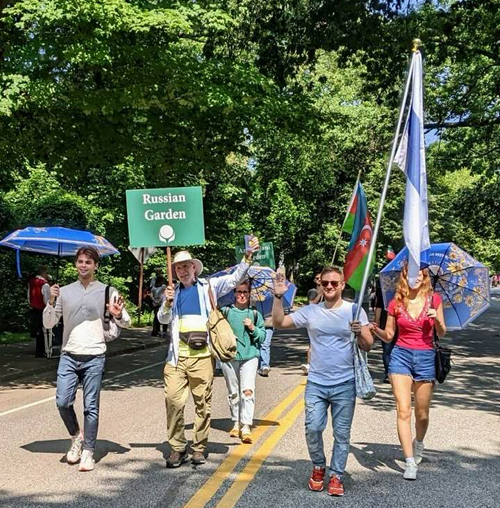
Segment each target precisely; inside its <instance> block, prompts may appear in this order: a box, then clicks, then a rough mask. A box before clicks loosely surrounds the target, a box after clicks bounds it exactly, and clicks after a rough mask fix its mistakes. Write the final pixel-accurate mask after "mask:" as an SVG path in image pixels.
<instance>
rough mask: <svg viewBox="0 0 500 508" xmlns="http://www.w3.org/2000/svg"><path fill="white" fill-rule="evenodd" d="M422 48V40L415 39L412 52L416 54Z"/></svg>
mask: <svg viewBox="0 0 500 508" xmlns="http://www.w3.org/2000/svg"><path fill="white" fill-rule="evenodd" d="M420 46H422V41H421V40H420V39H413V41H412V46H411V50H412V51H413V52H414V53H415V51H418V50H419V48H420Z"/></svg>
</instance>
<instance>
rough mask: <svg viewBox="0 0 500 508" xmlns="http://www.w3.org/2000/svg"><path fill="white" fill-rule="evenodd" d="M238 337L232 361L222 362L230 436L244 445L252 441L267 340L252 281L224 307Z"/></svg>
mask: <svg viewBox="0 0 500 508" xmlns="http://www.w3.org/2000/svg"><path fill="white" fill-rule="evenodd" d="M222 311H223V313H224V315H225V316H226V317H227V320H228V321H229V324H230V325H231V328H232V330H233V332H234V334H235V335H236V342H237V351H236V355H235V357H234V359H233V360H231V361H230V362H226V363H222V373H223V374H224V379H225V380H226V386H227V391H228V401H229V408H230V410H231V418H232V420H233V422H234V426H233V428H232V429H231V431H230V432H229V435H230V436H231V437H241V440H242V442H243V443H251V442H252V431H251V428H252V425H253V415H254V411H255V378H256V376H257V368H258V366H259V355H260V346H261V345H262V343H263V342H264V341H265V339H266V330H265V327H264V318H263V317H262V314H261V313H260V312H258V311H257V310H256V309H254V308H253V307H250V282H249V281H246V282H243V283H242V284H240V285H238V286H236V288H235V289H234V305H231V306H230V307H223V309H222Z"/></svg>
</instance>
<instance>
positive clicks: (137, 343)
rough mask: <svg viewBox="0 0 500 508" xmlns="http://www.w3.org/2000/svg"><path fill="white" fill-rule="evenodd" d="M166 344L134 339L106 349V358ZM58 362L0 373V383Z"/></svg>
mask: <svg viewBox="0 0 500 508" xmlns="http://www.w3.org/2000/svg"><path fill="white" fill-rule="evenodd" d="M118 340H119V339H118ZM129 340H130V339H129ZM130 342H132V341H131V340H130ZM166 345H167V341H166V339H161V340H158V339H157V340H147V341H142V340H137V339H135V340H134V343H133V344H130V345H127V344H124V347H122V348H120V349H115V350H111V351H107V352H106V358H112V357H114V356H120V355H123V354H127V353H135V352H136V351H143V350H145V349H153V348H155V347H159V346H166ZM54 360H58V358H54ZM58 364H59V361H54V362H52V361H51V359H48V360H47V363H46V364H45V365H43V366H40V367H35V368H31V369H27V370H22V371H21V370H19V371H15V372H9V373H7V374H2V375H0V384H1V383H4V382H10V381H16V380H18V379H23V378H25V377H28V376H34V375H36V374H43V373H44V372H51V371H54V372H55V371H56V370H57V366H58Z"/></svg>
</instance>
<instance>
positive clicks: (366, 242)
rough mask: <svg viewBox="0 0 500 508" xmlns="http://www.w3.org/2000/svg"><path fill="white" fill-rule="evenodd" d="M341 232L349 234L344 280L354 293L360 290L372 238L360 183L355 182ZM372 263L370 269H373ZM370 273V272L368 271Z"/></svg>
mask: <svg viewBox="0 0 500 508" xmlns="http://www.w3.org/2000/svg"><path fill="white" fill-rule="evenodd" d="M342 231H345V232H346V233H350V234H351V241H350V242H349V251H348V252H347V256H346V259H345V263H344V279H345V281H346V282H347V284H349V286H351V287H352V288H354V289H355V290H356V291H359V290H360V289H361V283H362V281H363V275H364V273H365V266H366V262H367V259H368V251H369V250H370V244H371V241H372V237H373V228H372V221H371V217H370V212H369V211H368V204H367V202H366V195H365V191H364V189H363V186H362V185H361V182H360V181H359V179H358V181H357V182H356V186H355V187H354V192H353V194H352V197H351V202H350V204H349V208H348V210H347V215H346V218H345V220H344V224H342ZM373 265H374V263H372V266H371V269H373ZM370 271H371V270H370Z"/></svg>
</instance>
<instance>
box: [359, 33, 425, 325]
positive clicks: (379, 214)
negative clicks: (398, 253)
mask: <svg viewBox="0 0 500 508" xmlns="http://www.w3.org/2000/svg"><path fill="white" fill-rule="evenodd" d="M421 45H422V41H421V40H420V39H413V45H412V49H411V50H412V53H413V54H412V57H411V61H410V68H409V72H408V76H407V78H406V85H405V89H404V93H403V98H402V100H401V106H400V108H399V118H398V123H397V125H396V131H395V134H394V139H393V142H392V149H391V155H390V157H389V162H388V164H387V172H386V174H385V181H384V187H383V189H382V194H381V196H380V203H379V205H378V211H377V220H376V221H375V228H374V230H373V235H372V239H371V242H370V250H369V251H368V258H367V260H366V265H365V270H364V273H363V280H362V282H361V288H360V290H359V295H358V305H357V309H356V316H355V319H356V321H357V320H358V319H359V314H360V312H361V306H362V304H363V297H364V296H365V291H366V284H367V282H368V277H369V276H370V268H371V265H372V260H373V254H374V252H375V245H376V244H377V236H378V231H379V229H380V223H381V222H382V212H383V210H384V204H385V198H386V195H387V189H388V188H389V180H390V178H391V171H392V164H393V162H394V156H395V154H396V149H397V144H398V137H399V131H400V130H401V124H402V122H403V116H404V111H405V106H406V100H407V98H408V90H409V89H410V83H411V78H412V75H413V64H414V62H415V54H416V53H417V51H418V48H419V47H420V46H421Z"/></svg>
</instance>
